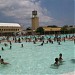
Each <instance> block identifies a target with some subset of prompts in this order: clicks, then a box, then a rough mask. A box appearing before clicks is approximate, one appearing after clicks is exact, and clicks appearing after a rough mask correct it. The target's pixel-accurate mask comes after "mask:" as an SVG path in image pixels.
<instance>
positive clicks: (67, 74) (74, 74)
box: [62, 71, 75, 75]
mask: <svg viewBox="0 0 75 75" xmlns="http://www.w3.org/2000/svg"><path fill="white" fill-rule="evenodd" d="M62 75H75V71H74V72H69V73H65V74H62Z"/></svg>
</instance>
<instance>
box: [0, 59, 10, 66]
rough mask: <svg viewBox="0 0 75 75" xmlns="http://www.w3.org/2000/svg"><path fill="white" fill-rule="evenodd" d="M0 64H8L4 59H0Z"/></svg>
mask: <svg viewBox="0 0 75 75" xmlns="http://www.w3.org/2000/svg"><path fill="white" fill-rule="evenodd" d="M0 63H1V64H4V65H7V64H9V63H8V62H4V59H1V62H0Z"/></svg>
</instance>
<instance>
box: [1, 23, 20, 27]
mask: <svg viewBox="0 0 75 75" xmlns="http://www.w3.org/2000/svg"><path fill="white" fill-rule="evenodd" d="M0 26H10V27H21V26H20V25H19V24H18V23H0Z"/></svg>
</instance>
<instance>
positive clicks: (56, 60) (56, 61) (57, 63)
mask: <svg viewBox="0 0 75 75" xmlns="http://www.w3.org/2000/svg"><path fill="white" fill-rule="evenodd" d="M54 65H55V66H59V59H58V58H55V63H54Z"/></svg>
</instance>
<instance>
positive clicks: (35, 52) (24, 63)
mask: <svg viewBox="0 0 75 75" xmlns="http://www.w3.org/2000/svg"><path fill="white" fill-rule="evenodd" d="M22 43H23V45H24V47H23V48H22V47H21V43H14V42H13V43H12V49H10V47H9V46H8V47H5V46H4V45H3V44H4V42H2V43H1V44H0V47H4V49H5V50H4V51H2V50H0V55H1V57H2V58H3V59H4V60H5V61H6V62H9V63H10V64H8V65H3V64H0V75H51V74H52V75H56V74H57V75H58V74H64V73H67V72H72V71H74V69H75V62H74V63H73V62H72V61H71V59H75V55H74V54H75V44H74V42H73V41H69V40H67V41H65V42H64V41H62V42H61V45H58V44H57V42H54V43H53V44H51V43H48V44H44V45H43V46H39V45H40V44H41V42H37V43H36V44H33V42H24V41H23V42H22ZM8 44H9V43H8ZM60 53H62V56H63V60H64V61H65V62H63V64H62V65H60V66H59V67H58V68H51V64H53V63H54V62H55V58H56V57H59V54H60Z"/></svg>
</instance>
